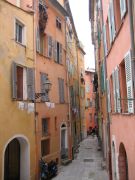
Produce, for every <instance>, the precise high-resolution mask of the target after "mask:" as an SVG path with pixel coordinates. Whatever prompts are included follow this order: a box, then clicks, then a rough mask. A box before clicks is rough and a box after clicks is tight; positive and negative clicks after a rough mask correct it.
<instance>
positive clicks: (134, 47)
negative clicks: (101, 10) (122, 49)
mask: <svg viewBox="0 0 135 180" xmlns="http://www.w3.org/2000/svg"><path fill="white" fill-rule="evenodd" d="M132 7H133V1H132V0H128V13H129V25H130V39H131V61H132V62H131V63H132V77H133V87H135V44H134V24H133V11H132Z"/></svg>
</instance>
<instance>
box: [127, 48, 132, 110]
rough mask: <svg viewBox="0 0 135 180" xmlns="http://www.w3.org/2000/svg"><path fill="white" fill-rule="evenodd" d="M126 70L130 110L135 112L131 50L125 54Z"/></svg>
mask: <svg viewBox="0 0 135 180" xmlns="http://www.w3.org/2000/svg"><path fill="white" fill-rule="evenodd" d="M125 70H126V84H127V99H128V112H129V113H134V101H133V100H130V99H133V98H134V96H133V79H132V62H131V53H130V51H129V52H128V53H127V54H126V55H125Z"/></svg>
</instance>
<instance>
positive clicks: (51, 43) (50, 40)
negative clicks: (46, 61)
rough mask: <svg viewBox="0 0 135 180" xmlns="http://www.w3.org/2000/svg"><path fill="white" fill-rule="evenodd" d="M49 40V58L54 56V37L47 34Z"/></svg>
mask: <svg viewBox="0 0 135 180" xmlns="http://www.w3.org/2000/svg"><path fill="white" fill-rule="evenodd" d="M47 42H48V54H47V56H48V57H49V58H52V56H53V39H52V37H51V36H47Z"/></svg>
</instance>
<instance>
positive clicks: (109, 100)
mask: <svg viewBox="0 0 135 180" xmlns="http://www.w3.org/2000/svg"><path fill="white" fill-rule="evenodd" d="M106 83H107V99H108V104H107V107H108V112H111V98H110V83H109V80H107V82H106Z"/></svg>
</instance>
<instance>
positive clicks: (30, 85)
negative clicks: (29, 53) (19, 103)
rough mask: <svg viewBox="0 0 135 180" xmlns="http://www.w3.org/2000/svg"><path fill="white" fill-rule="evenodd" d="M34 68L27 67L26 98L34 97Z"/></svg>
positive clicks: (32, 98)
mask: <svg viewBox="0 0 135 180" xmlns="http://www.w3.org/2000/svg"><path fill="white" fill-rule="evenodd" d="M34 84H35V82H34V69H33V68H27V95H28V100H34V99H35V89H34Z"/></svg>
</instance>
